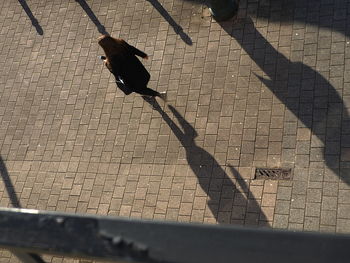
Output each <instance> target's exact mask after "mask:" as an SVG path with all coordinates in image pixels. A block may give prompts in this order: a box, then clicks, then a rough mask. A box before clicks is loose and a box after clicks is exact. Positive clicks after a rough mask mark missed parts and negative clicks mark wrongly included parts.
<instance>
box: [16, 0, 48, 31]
mask: <svg viewBox="0 0 350 263" xmlns="http://www.w3.org/2000/svg"><path fill="white" fill-rule="evenodd" d="M18 2H19V3H20V4H21V6H22V8H23V10H24V11H25V12H26V14H27V16H28V17H29V19H30V21H31V22H32V25H33V26H34V27H35V29H36V32H37V33H38V34H39V35H43V34H44V31H43V29H42V27H41V26H40V24H39V22H38V20H37V19H36V18H35V17H34V15H33V13H32V11H31V10H30V8H29V6H28V5H27V2H26V0H18Z"/></svg>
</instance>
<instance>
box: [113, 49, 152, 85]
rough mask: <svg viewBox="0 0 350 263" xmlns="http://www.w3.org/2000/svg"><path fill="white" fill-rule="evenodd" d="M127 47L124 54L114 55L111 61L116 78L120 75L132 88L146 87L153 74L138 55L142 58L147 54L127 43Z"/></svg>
mask: <svg viewBox="0 0 350 263" xmlns="http://www.w3.org/2000/svg"><path fill="white" fill-rule="evenodd" d="M126 47H127V49H126V52H124V53H123V54H118V55H114V56H112V58H111V61H110V64H111V67H112V73H113V74H114V75H115V76H116V78H117V77H118V76H119V77H120V78H121V79H122V80H123V82H124V83H125V85H126V86H127V87H128V88H130V89H131V90H139V89H143V88H146V86H147V83H148V81H149V79H150V77H151V76H150V74H149V73H148V71H147V70H146V68H145V67H144V66H143V64H142V63H141V62H140V60H139V59H138V58H137V57H136V55H137V56H140V57H142V58H145V57H147V55H146V54H145V53H144V52H142V51H140V50H138V49H137V48H135V47H133V46H131V45H129V44H127V43H126Z"/></svg>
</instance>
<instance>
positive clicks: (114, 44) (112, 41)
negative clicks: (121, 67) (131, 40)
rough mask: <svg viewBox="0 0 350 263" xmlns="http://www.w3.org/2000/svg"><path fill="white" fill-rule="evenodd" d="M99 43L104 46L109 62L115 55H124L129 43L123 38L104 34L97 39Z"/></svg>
mask: <svg viewBox="0 0 350 263" xmlns="http://www.w3.org/2000/svg"><path fill="white" fill-rule="evenodd" d="M97 43H98V44H99V45H100V46H101V47H102V48H103V50H104V52H105V54H106V58H107V63H109V61H111V58H112V56H113V55H119V56H120V55H124V54H126V52H127V43H126V42H125V41H124V40H123V39H121V38H114V37H111V36H108V35H102V36H100V37H99V38H98V39H97Z"/></svg>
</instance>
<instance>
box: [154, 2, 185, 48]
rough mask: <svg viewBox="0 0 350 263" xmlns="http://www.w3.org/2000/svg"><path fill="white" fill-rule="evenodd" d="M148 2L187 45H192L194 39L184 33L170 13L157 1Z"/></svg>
mask: <svg viewBox="0 0 350 263" xmlns="http://www.w3.org/2000/svg"><path fill="white" fill-rule="evenodd" d="M147 1H148V2H150V3H151V5H152V6H153V7H154V8H155V9H156V10H157V11H158V12H159V14H161V15H162V16H163V18H164V19H165V20H166V21H167V22H168V23H169V25H170V26H171V27H172V28H173V29H174V31H175V33H176V34H178V35H179V36H180V37H181V39H182V40H183V41H184V42H185V43H186V44H187V45H192V39H191V38H190V37H189V36H188V35H187V34H186V33H185V32H184V31H183V28H182V27H181V26H180V25H179V24H177V23H176V22H175V20H174V19H173V18H172V17H171V16H170V15H169V13H168V12H167V11H166V10H165V9H164V7H163V6H162V5H161V4H160V3H159V2H158V1H157V0H147Z"/></svg>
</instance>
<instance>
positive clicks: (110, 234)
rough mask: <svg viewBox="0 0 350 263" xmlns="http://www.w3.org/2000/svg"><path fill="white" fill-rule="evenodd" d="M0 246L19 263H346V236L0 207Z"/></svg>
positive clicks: (349, 240) (349, 243) (349, 244)
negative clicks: (66, 260)
mask: <svg viewBox="0 0 350 263" xmlns="http://www.w3.org/2000/svg"><path fill="white" fill-rule="evenodd" d="M0 247H1V248H5V249H8V250H10V251H11V252H13V253H14V254H15V255H16V256H18V257H19V258H20V259H21V260H22V261H23V262H30V263H32V262H44V261H42V259H41V258H40V257H39V256H37V255H39V254H54V255H62V256H67V257H73V258H89V259H100V260H107V261H118V262H120V261H129V262H174V263H175V262H177V263H185V262H186V263H195V262H196V263H198V262H200V263H213V262H215V263H219V262H254V263H256V262H269V263H273V262H278V263H281V262H284V263H288V262H298V263H299V262H308V263H310V262H317V263H322V262H349V260H350V254H349V252H348V249H349V247H350V236H349V235H340V234H321V233H306V232H291V231H279V230H272V229H257V228H254V229H253V228H245V227H238V226H232V225H202V224H183V223H172V222H159V221H144V220H135V219H128V218H119V217H109V216H94V215H76V214H66V213H58V212H48V211H38V210H28V209H16V208H12V209H11V208H2V209H0Z"/></svg>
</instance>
